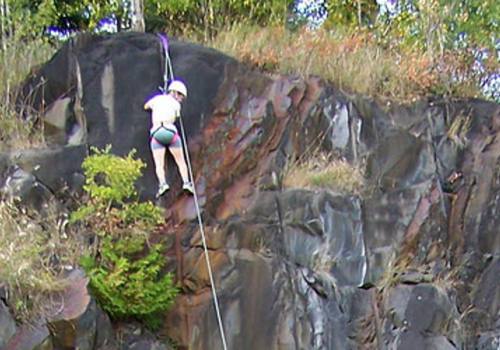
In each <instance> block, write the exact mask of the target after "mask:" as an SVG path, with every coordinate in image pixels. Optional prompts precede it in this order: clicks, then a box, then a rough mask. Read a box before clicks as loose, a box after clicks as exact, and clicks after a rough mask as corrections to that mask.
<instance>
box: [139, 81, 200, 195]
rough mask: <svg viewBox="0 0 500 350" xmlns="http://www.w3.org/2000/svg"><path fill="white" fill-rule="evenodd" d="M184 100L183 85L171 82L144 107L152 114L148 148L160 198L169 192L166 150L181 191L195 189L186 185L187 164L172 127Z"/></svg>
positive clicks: (185, 90) (191, 191)
mask: <svg viewBox="0 0 500 350" xmlns="http://www.w3.org/2000/svg"><path fill="white" fill-rule="evenodd" d="M186 97H187V88H186V85H185V84H184V83H183V82H182V81H180V80H173V81H172V82H171V83H170V84H169V85H168V88H167V91H166V92H163V93H160V94H157V95H155V96H153V97H152V98H151V99H149V100H148V101H147V102H146V103H145V104H144V109H145V110H151V123H152V126H151V129H150V132H149V134H150V137H151V141H150V147H151V153H152V154H153V161H154V164H155V172H156V177H157V178H158V192H157V194H156V197H157V198H158V197H160V196H162V195H163V194H165V192H167V191H168V190H169V189H170V186H169V185H168V183H167V180H166V178H165V151H166V148H167V147H168V149H169V151H170V153H171V154H172V156H173V157H174V160H175V163H176V164H177V167H178V169H179V173H180V175H181V178H182V181H183V185H182V189H183V190H185V191H187V192H189V193H191V194H193V193H194V188H193V184H192V182H191V181H189V177H188V170H187V166H186V160H185V158H184V153H183V151H182V144H181V138H180V136H179V133H178V131H177V128H176V126H175V124H174V122H175V120H176V118H179V117H180V115H181V103H182V101H183V100H184V99H185V98H186Z"/></svg>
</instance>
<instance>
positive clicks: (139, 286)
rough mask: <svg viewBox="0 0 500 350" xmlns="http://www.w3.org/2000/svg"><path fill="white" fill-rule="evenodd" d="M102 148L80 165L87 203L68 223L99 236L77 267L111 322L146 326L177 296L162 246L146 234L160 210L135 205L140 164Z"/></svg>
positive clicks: (147, 203) (158, 220)
mask: <svg viewBox="0 0 500 350" xmlns="http://www.w3.org/2000/svg"><path fill="white" fill-rule="evenodd" d="M110 151H111V148H110V147H109V146H108V147H107V148H105V149H104V150H98V149H95V148H94V149H93V152H94V154H93V155H90V156H89V157H87V158H86V159H85V160H84V162H83V164H82V167H83V170H84V172H85V177H86V183H85V186H84V189H85V191H86V192H87V194H88V196H89V200H88V203H87V204H86V205H84V206H82V207H81V208H80V209H78V210H77V211H75V212H74V213H73V214H72V216H71V221H72V222H74V223H75V222H81V223H83V224H85V225H86V226H87V227H88V228H90V229H91V230H93V231H94V232H95V234H96V235H97V239H96V242H98V243H96V247H95V249H94V253H93V254H89V255H87V256H85V257H84V258H83V259H82V260H81V265H82V267H83V268H84V269H85V271H86V272H87V274H88V276H89V278H90V286H91V288H92V290H93V292H94V294H95V296H96V298H97V300H98V302H99V303H100V304H101V306H102V307H103V309H104V310H106V311H107V312H109V313H110V315H111V316H113V317H115V318H126V317H136V318H138V319H142V320H145V321H146V322H148V323H149V324H150V325H151V324H152V322H153V321H154V316H155V314H157V313H159V312H161V311H165V310H166V309H168V307H170V306H171V305H172V303H173V301H174V299H175V296H176V295H177V293H178V289H177V288H176V286H175V285H174V282H173V279H172V275H171V274H169V273H165V271H164V264H165V263H164V257H163V255H162V252H163V245H162V244H161V243H157V244H153V245H150V244H149V242H148V237H149V233H150V231H151V230H153V229H154V227H155V226H156V225H158V224H160V223H161V222H162V213H161V210H160V208H158V207H156V206H154V204H152V203H151V202H145V203H138V202H137V201H136V200H135V201H134V200H132V201H131V199H133V198H134V197H135V196H137V192H136V190H135V188H134V183H135V182H136V180H137V179H138V177H139V176H140V175H141V169H142V168H143V167H144V163H143V162H142V161H141V160H140V159H134V157H133V156H134V153H135V152H134V151H131V152H130V153H129V154H128V155H127V156H125V157H119V156H116V155H113V154H111V153H110Z"/></svg>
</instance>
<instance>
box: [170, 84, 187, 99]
mask: <svg viewBox="0 0 500 350" xmlns="http://www.w3.org/2000/svg"><path fill="white" fill-rule="evenodd" d="M167 91H168V92H170V91H176V92H178V93H180V94H182V95H184V97H186V96H187V88H186V85H184V83H183V82H182V81H180V80H173V81H172V82H171V83H170V85H169V86H168V90H167Z"/></svg>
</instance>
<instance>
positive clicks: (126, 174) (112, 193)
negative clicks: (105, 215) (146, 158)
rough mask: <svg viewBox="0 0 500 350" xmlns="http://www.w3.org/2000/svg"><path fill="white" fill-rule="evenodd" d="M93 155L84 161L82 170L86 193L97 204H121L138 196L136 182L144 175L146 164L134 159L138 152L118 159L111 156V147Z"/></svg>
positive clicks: (133, 151)
mask: <svg viewBox="0 0 500 350" xmlns="http://www.w3.org/2000/svg"><path fill="white" fill-rule="evenodd" d="M92 151H93V152H94V154H93V155H92V156H90V157H87V158H85V160H84V161H83V164H82V168H83V170H84V172H85V177H86V180H85V185H84V190H85V191H87V193H88V194H89V195H90V197H91V199H92V200H93V201H94V202H96V203H98V204H105V205H106V206H107V205H109V203H110V202H111V203H113V202H115V203H119V204H122V203H123V202H124V200H125V199H127V198H130V197H132V196H135V195H136V194H137V193H136V190H135V187H134V184H135V181H136V180H137V179H138V178H139V176H140V175H141V169H142V168H144V167H145V164H144V163H143V162H142V161H141V160H140V159H134V154H135V150H132V151H131V152H130V153H129V154H128V155H127V156H126V157H123V158H122V157H118V156H116V155H113V154H111V153H110V151H111V146H109V145H108V147H106V148H105V149H104V150H99V149H97V148H95V147H94V148H93V149H92Z"/></svg>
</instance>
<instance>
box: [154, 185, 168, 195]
mask: <svg viewBox="0 0 500 350" xmlns="http://www.w3.org/2000/svg"><path fill="white" fill-rule="evenodd" d="M169 189H170V186H169V185H168V184H167V183H163V184H160V186H159V187H158V192H156V198H159V197H161V196H163V195H164V194H165V192H167V191H168V190H169Z"/></svg>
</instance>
